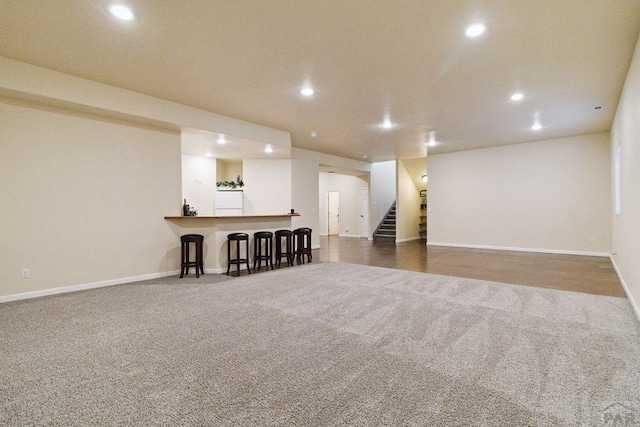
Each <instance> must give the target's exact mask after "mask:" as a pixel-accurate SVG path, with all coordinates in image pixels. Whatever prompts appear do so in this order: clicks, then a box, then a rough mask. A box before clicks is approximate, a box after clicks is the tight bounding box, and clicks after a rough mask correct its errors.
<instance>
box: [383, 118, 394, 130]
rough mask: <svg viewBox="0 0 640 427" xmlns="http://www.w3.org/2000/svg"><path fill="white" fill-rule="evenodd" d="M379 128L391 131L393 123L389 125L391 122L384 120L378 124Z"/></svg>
mask: <svg viewBox="0 0 640 427" xmlns="http://www.w3.org/2000/svg"><path fill="white" fill-rule="evenodd" d="M380 127H381V128H382V129H391V128H392V127H393V123H391V120H389V119H384V121H383V122H382V123H380Z"/></svg>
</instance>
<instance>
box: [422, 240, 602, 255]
mask: <svg viewBox="0 0 640 427" xmlns="http://www.w3.org/2000/svg"><path fill="white" fill-rule="evenodd" d="M427 246H449V247H452V248H469V249H491V250H496V251H514V252H535V253H542V254H559V255H582V256H597V257H605V258H609V254H608V253H606V252H585V251H567V250H563V249H537V248H516V247H509V246H490V245H467V244H460V243H439V242H427Z"/></svg>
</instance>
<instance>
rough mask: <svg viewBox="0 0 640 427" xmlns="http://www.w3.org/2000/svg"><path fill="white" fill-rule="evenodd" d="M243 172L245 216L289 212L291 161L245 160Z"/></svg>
mask: <svg viewBox="0 0 640 427" xmlns="http://www.w3.org/2000/svg"><path fill="white" fill-rule="evenodd" d="M242 171H243V173H242V177H243V182H244V214H245V215H272V214H285V213H289V211H290V209H291V160H290V159H266V160H264V159H245V160H244V161H243V162H242Z"/></svg>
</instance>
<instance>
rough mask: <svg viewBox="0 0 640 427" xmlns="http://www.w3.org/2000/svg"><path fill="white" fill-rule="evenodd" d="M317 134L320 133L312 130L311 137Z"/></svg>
mask: <svg viewBox="0 0 640 427" xmlns="http://www.w3.org/2000/svg"><path fill="white" fill-rule="evenodd" d="M316 136H318V134H317V133H316V131H315V130H312V131H311V138H315V137H316Z"/></svg>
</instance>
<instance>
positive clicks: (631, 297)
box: [609, 256, 640, 320]
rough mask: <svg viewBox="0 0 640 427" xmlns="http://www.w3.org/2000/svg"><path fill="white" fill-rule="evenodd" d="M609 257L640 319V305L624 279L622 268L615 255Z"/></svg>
mask: <svg viewBox="0 0 640 427" xmlns="http://www.w3.org/2000/svg"><path fill="white" fill-rule="evenodd" d="M609 259H610V260H611V264H612V265H613V270H614V271H615V272H616V275H617V276H618V279H619V280H620V283H621V284H622V289H624V293H625V294H627V299H628V300H629V302H630V303H631V307H632V308H633V311H634V312H635V313H636V317H637V318H638V320H640V306H638V304H637V303H636V301H635V300H634V299H633V296H632V295H631V292H630V291H629V287H628V286H627V283H626V282H625V281H624V278H623V277H622V274H621V273H620V269H619V268H618V265H617V264H616V261H615V260H614V259H613V256H609Z"/></svg>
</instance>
